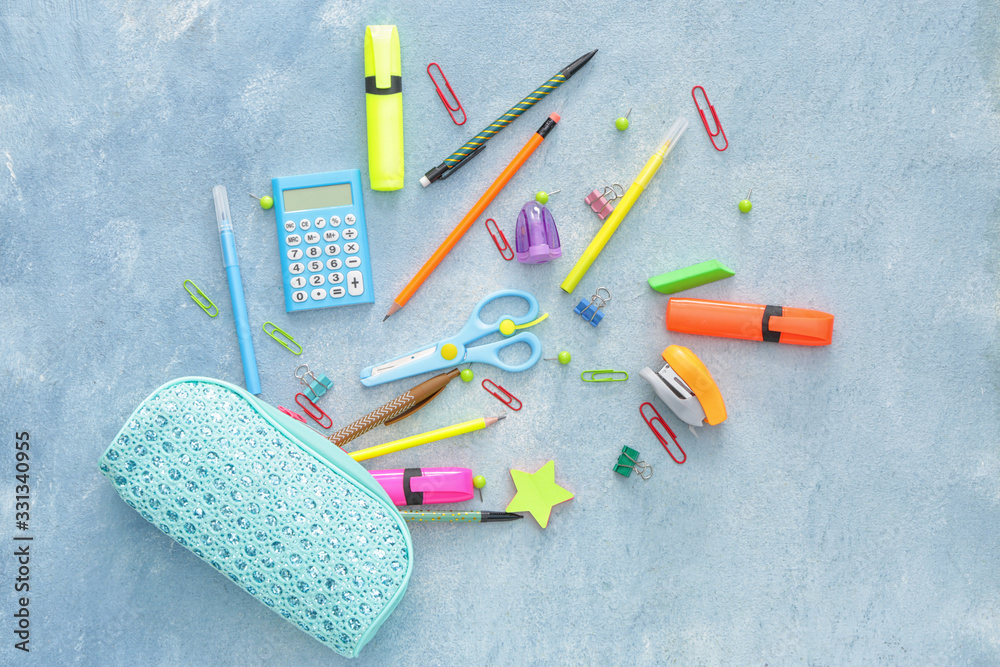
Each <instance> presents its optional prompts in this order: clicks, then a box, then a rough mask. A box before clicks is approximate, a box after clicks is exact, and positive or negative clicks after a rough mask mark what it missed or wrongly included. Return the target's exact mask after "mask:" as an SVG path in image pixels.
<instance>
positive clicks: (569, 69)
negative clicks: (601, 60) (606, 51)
mask: <svg viewBox="0 0 1000 667" xmlns="http://www.w3.org/2000/svg"><path fill="white" fill-rule="evenodd" d="M595 53H597V49H594V50H593V51H591V52H590V53H586V54H584V55H582V56H580V57H579V58H577V59H576V60H574V61H573V62H571V63H570V64H569V65H567V66H566V68H565V69H563V71H562V72H561V74H562V75H563V76H564V77H566V78H567V79H568V78H570V77H571V76H573V75H574V74H576V71H577V70H578V69H580V68H581V67H583V66H584V65H586V64H587V63H588V62H590V59H591V58H593V57H594V54H595Z"/></svg>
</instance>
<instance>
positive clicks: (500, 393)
mask: <svg viewBox="0 0 1000 667" xmlns="http://www.w3.org/2000/svg"><path fill="white" fill-rule="evenodd" d="M487 382H489V383H490V384H491V385H493V387H494V388H495V389H496V391H494V390H493V389H490V388H489V387H487V386H486V383H487ZM483 389H485V390H486V391H488V392H489V393H490V394H492V395H493V396H496V398H497V400H498V401H500V402H501V403H503V404H504V405H506V406H507V407H508V408H510V409H511V410H514V411H517V410H520V409H521V401H519V400H518V398H517V396H515V395H514V394H512V393H510V392H509V391H507V390H506V389H504V388H503V387H501V386H500V385H498V384H497V383H496V382H494V381H493V380H490V379H489V378H487V379H485V380H483ZM514 403H517V407H516V408H515V407H514Z"/></svg>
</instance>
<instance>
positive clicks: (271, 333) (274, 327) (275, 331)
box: [261, 321, 302, 355]
mask: <svg viewBox="0 0 1000 667" xmlns="http://www.w3.org/2000/svg"><path fill="white" fill-rule="evenodd" d="M268 324H270V325H271V330H270V331H268V330H267V325H268ZM261 328H262V329H264V333H266V334H267V335H268V336H270V337H271V338H273V339H274V340H276V341H278V343H280V344H281V346H282V347H283V348H285V349H286V350H288V351H289V352H291V353H292V354H294V355H299V354H302V346H301V345H299V344H298V342H297V341H296V340H295V339H294V338H292V337H291V336H290V335H289V334H288V332H287V331H283V330H282V329H279V328H278V325H277V324H275V323H274V322H271V321H267V322H264V326H263V327H261ZM276 334H280V335H281V336H284V337H285V340H281V338H278V336H277V335H276ZM288 343H291V344H292V345H294V346H295V347H297V348H299V351H298V352H296V351H295V350H293V349H292V348H291V347H290V346H289V345H288Z"/></svg>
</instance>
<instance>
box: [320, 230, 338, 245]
mask: <svg viewBox="0 0 1000 667" xmlns="http://www.w3.org/2000/svg"><path fill="white" fill-rule="evenodd" d="M339 238H340V233H339V232H337V230H336V229H328V230H326V231H325V232H323V240H324V241H326V242H327V243H333V242H334V241H336V240H337V239H339Z"/></svg>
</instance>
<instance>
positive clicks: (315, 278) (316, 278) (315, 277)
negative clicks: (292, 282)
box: [309, 273, 326, 287]
mask: <svg viewBox="0 0 1000 667" xmlns="http://www.w3.org/2000/svg"><path fill="white" fill-rule="evenodd" d="M325 282H326V278H324V277H323V274H321V273H314V274H312V275H311V276H309V284H310V285H312V286H313V287H319V286H320V285H322V284H323V283H325Z"/></svg>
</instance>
